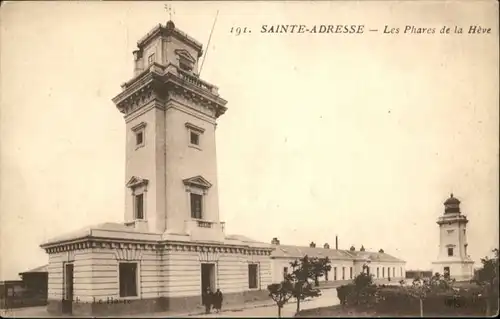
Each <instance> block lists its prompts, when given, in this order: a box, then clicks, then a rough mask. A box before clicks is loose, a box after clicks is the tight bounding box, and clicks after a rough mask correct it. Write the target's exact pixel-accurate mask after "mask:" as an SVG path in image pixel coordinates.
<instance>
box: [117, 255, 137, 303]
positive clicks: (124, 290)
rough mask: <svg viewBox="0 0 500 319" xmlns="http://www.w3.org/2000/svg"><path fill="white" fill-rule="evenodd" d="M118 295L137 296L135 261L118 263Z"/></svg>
mask: <svg viewBox="0 0 500 319" xmlns="http://www.w3.org/2000/svg"><path fill="white" fill-rule="evenodd" d="M118 271H119V277H120V297H137V263H120V267H119V270H118Z"/></svg>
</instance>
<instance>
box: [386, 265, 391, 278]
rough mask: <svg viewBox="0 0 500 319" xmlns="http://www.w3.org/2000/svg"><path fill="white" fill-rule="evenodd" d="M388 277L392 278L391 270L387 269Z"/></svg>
mask: <svg viewBox="0 0 500 319" xmlns="http://www.w3.org/2000/svg"><path fill="white" fill-rule="evenodd" d="M387 277H388V278H391V268H389V267H387Z"/></svg>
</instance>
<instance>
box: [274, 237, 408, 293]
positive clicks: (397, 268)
mask: <svg viewBox="0 0 500 319" xmlns="http://www.w3.org/2000/svg"><path fill="white" fill-rule="evenodd" d="M271 243H272V244H273V245H274V246H275V250H273V252H272V253H271V259H272V260H273V262H272V275H273V282H279V281H281V280H282V279H283V277H284V275H285V274H286V273H287V272H290V271H291V270H292V269H291V267H290V263H291V262H293V261H294V260H297V259H298V258H302V257H304V256H305V255H307V256H309V257H318V258H325V257H328V258H329V259H330V262H331V267H332V268H331V270H330V271H329V272H328V273H327V274H326V275H325V276H323V277H321V278H319V281H320V282H328V283H331V284H333V285H337V284H342V283H346V282H350V281H351V280H352V279H354V277H355V276H356V275H357V274H360V273H362V272H363V271H365V272H368V273H369V274H372V275H373V278H374V280H375V282H377V283H384V282H391V281H392V282H394V281H396V282H397V281H400V280H402V279H404V278H405V265H406V262H405V261H404V260H401V259H398V258H396V257H394V256H391V255H389V254H387V253H385V252H384V251H383V250H382V249H381V250H379V251H378V252H370V251H366V250H365V249H364V247H361V248H360V250H356V249H355V248H354V247H351V248H350V249H349V250H342V249H338V242H337V241H336V247H335V248H330V245H329V244H328V243H326V244H324V245H323V247H316V244H315V243H314V242H312V243H310V244H309V246H291V245H282V244H280V241H279V240H278V239H277V238H274V239H273V240H272V242H271ZM363 266H366V268H363ZM323 284H324V283H323Z"/></svg>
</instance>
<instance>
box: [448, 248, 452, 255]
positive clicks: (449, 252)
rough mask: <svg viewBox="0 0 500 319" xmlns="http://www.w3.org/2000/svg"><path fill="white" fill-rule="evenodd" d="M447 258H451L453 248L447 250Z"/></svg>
mask: <svg viewBox="0 0 500 319" xmlns="http://www.w3.org/2000/svg"><path fill="white" fill-rule="evenodd" d="M448 256H453V247H449V248H448Z"/></svg>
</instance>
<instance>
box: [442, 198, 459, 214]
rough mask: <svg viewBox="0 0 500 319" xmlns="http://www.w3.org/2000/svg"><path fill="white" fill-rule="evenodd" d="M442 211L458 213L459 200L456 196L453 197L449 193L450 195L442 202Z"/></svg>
mask: <svg viewBox="0 0 500 319" xmlns="http://www.w3.org/2000/svg"><path fill="white" fill-rule="evenodd" d="M444 212H445V214H448V213H460V201H459V200H458V198H456V197H453V193H452V194H450V197H449V198H448V199H447V200H445V202H444Z"/></svg>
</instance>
